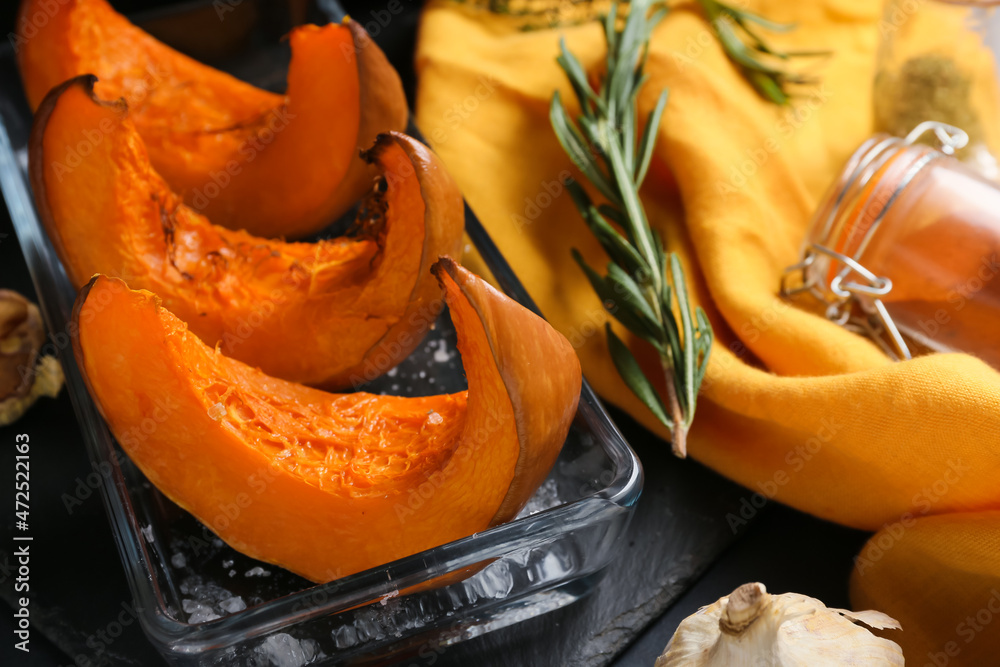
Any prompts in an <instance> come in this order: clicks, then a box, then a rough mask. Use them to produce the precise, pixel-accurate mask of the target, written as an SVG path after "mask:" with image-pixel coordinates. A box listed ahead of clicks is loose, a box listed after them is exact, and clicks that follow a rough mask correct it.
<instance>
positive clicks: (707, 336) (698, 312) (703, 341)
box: [694, 306, 714, 386]
mask: <svg viewBox="0 0 1000 667" xmlns="http://www.w3.org/2000/svg"><path fill="white" fill-rule="evenodd" d="M694 315H695V319H696V320H697V322H698V353H699V355H700V358H699V360H698V369H697V370H696V371H695V382H697V383H698V385H699V386H700V385H701V383H702V380H704V379H705V370H706V369H707V368H708V356H709V355H708V352H709V350H710V349H711V347H712V339H713V338H714V335H713V334H712V325H711V324H710V323H709V321H708V315H706V314H705V311H704V310H703V309H702V307H701V306H698V307H697V308H695V311H694Z"/></svg>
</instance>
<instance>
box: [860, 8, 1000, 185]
mask: <svg viewBox="0 0 1000 667" xmlns="http://www.w3.org/2000/svg"><path fill="white" fill-rule="evenodd" d="M878 29H879V34H880V37H881V43H880V47H879V53H878V63H877V68H876V75H875V80H874V90H873V104H874V111H875V131H876V132H885V133H887V134H891V135H894V136H899V137H902V136H904V135H906V134H907V133H908V132H909V131H910V130H912V129H913V128H914V127H915V126H916V125H917V124H918V123H921V122H923V121H925V120H934V121H939V122H942V123H947V124H949V125H954V126H956V127H960V128H962V129H963V130H965V131H966V133H967V134H968V135H969V142H968V144H967V146H965V147H964V148H963V149H962V150H960V151H959V152H958V154H957V156H958V157H959V158H960V159H962V160H963V161H966V162H968V163H970V164H971V165H973V166H974V168H976V169H978V170H979V171H980V172H981V173H982V174H983V175H984V176H986V177H987V178H991V179H1000V80H998V78H997V72H998V70H1000V0H888V2H887V3H886V6H885V13H884V14H883V17H882V20H881V21H880V22H879V25H878Z"/></svg>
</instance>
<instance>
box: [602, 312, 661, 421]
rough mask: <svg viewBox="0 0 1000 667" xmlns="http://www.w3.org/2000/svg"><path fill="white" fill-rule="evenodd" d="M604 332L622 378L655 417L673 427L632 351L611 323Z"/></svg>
mask: <svg viewBox="0 0 1000 667" xmlns="http://www.w3.org/2000/svg"><path fill="white" fill-rule="evenodd" d="M605 332H606V333H607V336H608V351H609V352H611V360H612V361H613V362H614V364H615V368H616V369H617V370H618V374H619V375H621V377H622V380H624V381H625V384H626V385H627V386H628V388H629V389H630V390H631V391H632V393H633V394H635V395H636V397H637V398H638V399H639V400H640V401H642V402H643V404H644V405H645V406H646V407H647V408H649V409H650V411H651V412H652V413H653V414H654V415H656V418H657V419H659V420H660V421H661V422H663V423H664V424H665V425H666V426H667V428H670V429H673V428H674V422H673V420H672V419H670V417H668V416H667V411H666V410H665V409H664V407H663V401H662V400H660V396H659V394H657V393H656V390H655V389H654V388H653V383H652V382H650V381H649V378H647V377H646V375H645V374H644V373H643V372H642V368H640V367H639V362H638V361H636V360H635V357H634V356H633V355H632V351H631V350H629V349H628V347H627V346H626V345H625V343H623V342H622V340H621V338H619V337H618V336H617V334H615V332H614V331H612V330H611V325H610V324H607V325H605Z"/></svg>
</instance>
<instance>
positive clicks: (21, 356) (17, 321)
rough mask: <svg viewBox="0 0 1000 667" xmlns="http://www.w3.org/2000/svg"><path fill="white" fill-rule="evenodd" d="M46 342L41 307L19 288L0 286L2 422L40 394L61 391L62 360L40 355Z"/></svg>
mask: <svg viewBox="0 0 1000 667" xmlns="http://www.w3.org/2000/svg"><path fill="white" fill-rule="evenodd" d="M44 342H45V329H44V326H43V325H42V316H41V314H40V313H39V312H38V307H37V306H35V304H33V303H31V302H30V301H28V300H27V299H25V298H24V297H23V296H21V295H20V294H18V293H17V292H12V291H10V290H0V426H6V425H8V424H13V423H14V422H15V421H17V420H18V419H19V418H20V417H21V415H23V414H24V413H25V411H26V410H27V409H28V408H29V407H31V404H32V403H34V402H35V401H36V400H38V397H39V396H52V397H55V396H56V395H58V394H59V389H60V388H61V387H62V383H63V373H62V368H61V367H60V366H59V362H58V361H56V359H55V357H42V358H41V359H39V358H38V353H39V350H40V349H41V347H42V343H44Z"/></svg>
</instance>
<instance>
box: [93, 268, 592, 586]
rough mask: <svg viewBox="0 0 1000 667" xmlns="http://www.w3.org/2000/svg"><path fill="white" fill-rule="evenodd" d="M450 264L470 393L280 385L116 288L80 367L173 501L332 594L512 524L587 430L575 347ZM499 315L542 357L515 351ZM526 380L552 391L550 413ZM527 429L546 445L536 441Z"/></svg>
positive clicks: (99, 285)
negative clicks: (526, 390) (378, 569)
mask: <svg viewBox="0 0 1000 667" xmlns="http://www.w3.org/2000/svg"><path fill="white" fill-rule="evenodd" d="M445 264H446V266H444V267H443V268H439V270H438V271H437V274H438V278H439V280H441V282H442V284H443V286H444V289H445V294H446V299H447V302H448V305H449V308H450V312H451V313H452V317H453V319H454V322H455V327H456V330H457V333H458V347H459V351H460V352H461V354H462V359H463V364H464V366H465V370H466V374H467V377H468V384H469V388H468V390H467V391H466V392H460V393H457V394H446V395H439V396H429V397H423V398H406V397H395V396H376V395H371V394H366V393H354V394H344V395H336V394H327V393H325V392H322V391H319V390H316V389H312V388H309V387H305V386H302V385H299V384H295V383H290V382H287V381H283V380H278V379H276V378H272V377H269V376H267V375H265V374H264V373H262V372H260V371H258V370H256V369H253V368H251V367H249V366H247V365H245V364H242V363H240V362H238V361H235V360H233V359H230V358H228V357H226V356H224V355H223V354H221V353H220V352H219V351H218V350H213V349H212V348H210V347H208V346H206V345H205V344H204V343H202V342H201V341H200V340H199V339H198V338H197V337H196V336H194V335H192V334H191V333H190V332H189V331H188V330H187V328H186V326H185V325H184V323H183V322H181V321H180V320H179V319H178V318H176V317H175V316H174V315H173V314H171V313H170V312H168V311H167V310H166V309H164V308H163V307H162V306H161V305H160V304H159V303H158V299H157V298H156V297H155V296H154V295H153V294H151V293H149V292H146V291H132V290H129V289H128V288H127V287H126V285H125V284H124V283H123V282H121V281H120V280H117V279H112V278H106V277H103V276H95V278H94V279H93V280H92V281H91V282H90V283H89V284H88V286H87V287H86V288H85V289H84V290H83V291H82V292H81V294H80V296H79V298H78V301H77V308H76V311H75V314H74V317H75V321H76V323H77V326H78V332H79V333H78V336H77V338H76V339H75V345H76V354H77V361H78V363H79V365H80V368H81V370H82V372H83V375H84V377H85V379H86V381H87V384H88V387H89V389H90V392H91V395H92V397H93V398H94V400H95V402H96V403H97V405H98V407H99V409H100V410H101V413H102V414H103V415H104V417H105V419H106V420H107V422H108V424H109V426H110V427H111V430H112V432H113V433H114V434H115V436H116V437H117V438H118V441H119V442H120V443H121V445H122V447H123V448H124V449H125V451H126V452H127V453H128V455H129V456H130V458H131V459H132V460H133V461H134V462H135V463H136V464H137V465H138V466H139V468H141V469H142V471H143V472H144V473H145V474H146V476H147V477H148V478H149V479H150V481H151V482H152V483H153V484H155V485H156V486H157V488H159V489H160V490H161V491H162V492H163V493H165V494H166V495H167V496H169V497H170V498H171V499H172V500H174V501H175V502H176V503H177V504H179V505H180V506H181V507H183V508H185V509H187V510H188V511H190V512H191V513H192V514H194V515H195V516H196V517H198V518H199V519H200V520H201V521H202V522H203V523H205V524H206V525H207V526H208V527H209V528H211V529H212V530H213V531H215V532H216V533H217V534H218V535H219V536H220V537H221V538H222V539H223V540H225V541H226V542H228V543H229V544H230V545H231V546H233V547H234V548H235V549H237V550H239V551H241V552H243V553H246V554H248V555H250V556H252V557H254V558H258V559H260V560H264V561H267V562H270V563H274V564H277V565H280V566H282V567H286V568H288V569H289V570H292V571H293V572H296V573H298V574H300V575H302V576H305V577H307V578H309V579H311V580H313V581H329V580H332V579H335V578H338V577H341V576H345V575H347V574H351V573H354V572H358V571H361V570H364V569H367V568H370V567H375V566H378V565H381V564H384V563H387V562H389V561H392V560H395V559H398V558H402V557H404V556H407V555H410V554H413V553H417V552H419V551H422V550H424V549H428V548H431V547H434V546H437V545H440V544H443V543H446V542H449V541H451V540H455V539H458V538H461V537H464V536H466V535H470V534H472V533H474V532H477V531H480V530H483V529H485V528H487V527H489V526H490V525H494V524H496V523H500V522H502V521H506V520H509V519H510V518H513V516H515V515H516V513H517V511H519V510H520V508H521V507H523V506H524V504H525V503H526V502H527V500H528V498H529V497H530V495H531V493H533V492H534V487H531V488H528V487H527V486H526V485H524V484H515V483H514V482H515V476H516V475H524V474H530V476H531V477H532V479H533V480H534V479H539V480H540V479H543V478H544V477H545V475H546V474H547V473H548V471H549V469H550V468H551V466H552V464H553V463H554V461H555V458H556V456H557V455H558V452H559V450H560V448H561V446H562V443H563V441H564V440H565V437H566V433H567V431H568V429H569V424H570V422H571V421H572V416H573V414H574V412H575V409H576V403H577V399H578V396H579V391H580V366H579V362H578V361H577V360H576V356H575V354H574V352H573V350H572V347H571V346H570V345H569V343H568V342H567V341H566V340H565V338H562V337H561V336H560V335H559V334H558V333H556V332H555V331H554V330H551V328H550V327H549V326H548V325H547V324H546V323H545V322H544V321H543V320H541V319H540V318H538V317H537V316H535V315H534V314H532V313H530V312H529V311H527V310H526V309H524V308H521V307H520V306H516V304H515V305H514V307H509V300H507V299H506V297H504V296H503V295H501V294H499V293H498V292H496V291H495V290H492V288H490V289H481V288H482V281H481V279H479V278H476V277H475V276H472V274H469V273H468V272H467V271H465V270H464V269H462V268H461V267H459V266H457V265H455V264H454V263H452V262H450V261H446V262H445ZM505 302H508V303H505ZM501 314H502V316H503V317H508V318H512V321H511V322H509V324H510V325H511V326H512V327H516V326H517V325H518V324H520V325H522V326H523V327H524V328H525V329H526V330H528V331H540V332H542V333H543V335H542V337H541V339H540V342H538V341H535V342H531V343H529V345H528V347H527V348H524V347H523V343H522V342H520V341H511V340H505V339H504V338H503V336H506V334H507V333H509V332H508V331H505V330H503V329H502V328H501V329H497V328H496V326H495V324H496V322H497V320H496V319H495V317H496V316H497V315H501ZM516 348H520V349H521V351H522V352H527V353H528V354H527V355H525V354H521V355H519V356H510V355H509V354H508V353H510V352H512V351H513V350H514V349H516ZM540 355H541V356H540ZM512 378H519V379H520V380H521V381H522V383H524V382H527V381H528V380H531V381H538V382H540V383H541V384H543V385H545V386H546V387H548V389H549V390H550V391H549V393H547V395H546V397H545V399H544V400H543V401H541V402H539V401H537V400H536V399H537V397H535V396H527V395H525V394H523V393H520V391H519V389H518V388H517V386H516V385H511V384H510V381H511V379H512ZM512 386H513V387H514V388H513V389H512ZM526 400H531V401H534V402H533V403H531V404H527V403H525V401H526ZM529 413H530V414H531V415H532V417H531V420H533V421H534V422H535V423H536V424H541V423H543V422H544V423H545V424H546V428H545V429H535V428H528V429H525V428H524V426H525V424H526V421H525V415H527V414H529ZM149 423H153V424H155V428H145V429H143V428H140V427H141V426H142V425H143V424H149ZM526 465H527V466H531V467H532V470H530V471H527V470H526V469H525V466H526ZM232 507H237V508H238V511H226V509H227V508H229V509H230V510H231V508H232Z"/></svg>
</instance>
